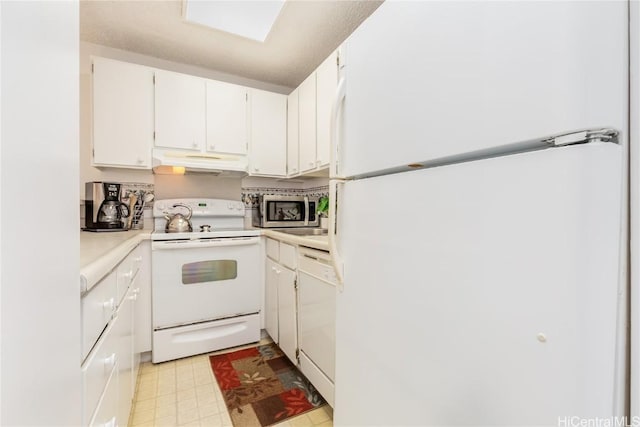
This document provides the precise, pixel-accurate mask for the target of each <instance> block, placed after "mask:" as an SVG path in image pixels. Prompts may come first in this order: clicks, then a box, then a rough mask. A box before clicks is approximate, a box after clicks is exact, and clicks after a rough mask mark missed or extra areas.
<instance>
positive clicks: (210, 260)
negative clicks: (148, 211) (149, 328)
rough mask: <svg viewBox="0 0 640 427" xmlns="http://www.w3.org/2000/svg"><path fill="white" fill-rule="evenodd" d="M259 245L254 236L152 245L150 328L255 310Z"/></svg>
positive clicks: (258, 278)
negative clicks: (151, 311)
mask: <svg viewBox="0 0 640 427" xmlns="http://www.w3.org/2000/svg"><path fill="white" fill-rule="evenodd" d="M259 242H260V238H259V237H234V238H218V239H202V240H175V241H159V242H153V243H152V246H151V247H152V257H151V262H152V275H153V277H152V279H153V280H152V288H153V292H152V299H153V329H154V330H158V329H164V328H169V327H175V326H180V325H188V324H193V323H199V322H204V321H209V320H214V319H221V318H225V317H233V316H237V315H241V314H248V313H257V312H259V311H260V306H261V305H260V298H261V290H260V273H259V272H260V269H259V268H257V266H258V265H259V264H260V245H259Z"/></svg>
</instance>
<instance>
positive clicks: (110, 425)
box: [102, 417, 118, 427]
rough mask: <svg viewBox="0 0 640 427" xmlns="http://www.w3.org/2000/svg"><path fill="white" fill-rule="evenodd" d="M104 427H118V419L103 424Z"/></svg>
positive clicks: (114, 418)
mask: <svg viewBox="0 0 640 427" xmlns="http://www.w3.org/2000/svg"><path fill="white" fill-rule="evenodd" d="M102 426H103V427H118V425H117V424H116V417H113V418H111V419H110V420H109V421H107V422H106V423H104V424H102Z"/></svg>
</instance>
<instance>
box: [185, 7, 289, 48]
mask: <svg viewBox="0 0 640 427" xmlns="http://www.w3.org/2000/svg"><path fill="white" fill-rule="evenodd" d="M283 5H284V0H262V1H244V0H236V1H217V0H185V12H184V19H185V20H186V21H190V22H194V23H196V24H200V25H205V26H207V27H211V28H215V29H216V30H222V31H226V32H228V33H232V34H237V35H239V36H242V37H246V38H249V39H252V40H257V41H260V42H264V41H265V40H266V38H267V35H269V31H271V27H272V26H273V23H274V22H275V21H276V18H277V17H278V14H279V13H280V9H282V6H283Z"/></svg>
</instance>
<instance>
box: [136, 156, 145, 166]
mask: <svg viewBox="0 0 640 427" xmlns="http://www.w3.org/2000/svg"><path fill="white" fill-rule="evenodd" d="M136 162H137V163H138V164H139V165H141V164H143V163H144V160H142V159H141V158H139V157H138V160H136Z"/></svg>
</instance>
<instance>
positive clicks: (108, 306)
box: [102, 298, 116, 311]
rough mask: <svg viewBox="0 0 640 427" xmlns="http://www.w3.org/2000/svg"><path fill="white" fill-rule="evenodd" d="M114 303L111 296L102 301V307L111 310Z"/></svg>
mask: <svg viewBox="0 0 640 427" xmlns="http://www.w3.org/2000/svg"><path fill="white" fill-rule="evenodd" d="M115 305H116V302H115V300H114V299H113V298H109V299H108V300H107V301H105V302H103V303H102V307H104V308H105V309H106V310H108V311H113V308H114V307H115Z"/></svg>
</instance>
